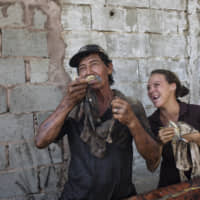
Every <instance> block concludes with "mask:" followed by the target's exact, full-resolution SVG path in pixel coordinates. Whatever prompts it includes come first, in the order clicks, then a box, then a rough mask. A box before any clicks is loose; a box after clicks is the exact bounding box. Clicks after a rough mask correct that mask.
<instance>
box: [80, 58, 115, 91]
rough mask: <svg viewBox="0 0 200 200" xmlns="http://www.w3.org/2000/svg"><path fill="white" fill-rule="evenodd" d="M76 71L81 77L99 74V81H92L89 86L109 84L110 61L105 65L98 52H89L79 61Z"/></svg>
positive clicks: (99, 86) (97, 86) (101, 86)
mask: <svg viewBox="0 0 200 200" xmlns="http://www.w3.org/2000/svg"><path fill="white" fill-rule="evenodd" d="M78 71H79V76H80V77H81V78H86V77H87V76H89V75H97V76H99V77H100V78H101V81H96V82H94V83H92V84H91V87H92V88H96V89H100V88H103V87H105V86H109V81H108V75H110V74H112V63H110V64H109V66H106V65H105V64H104V62H103V61H102V60H101V58H100V57H99V55H98V54H90V55H88V56H86V57H85V58H83V59H82V60H81V61H80V63H79V66H78Z"/></svg>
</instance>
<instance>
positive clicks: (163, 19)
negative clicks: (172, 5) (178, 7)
mask: <svg viewBox="0 0 200 200" xmlns="http://www.w3.org/2000/svg"><path fill="white" fill-rule="evenodd" d="M137 12H138V29H139V31H140V32H156V33H179V32H183V31H184V30H185V29H186V28H187V27H186V26H187V22H186V17H185V13H184V12H181V13H180V12H176V11H168V12H167V11H163V10H150V9H138V10H137Z"/></svg>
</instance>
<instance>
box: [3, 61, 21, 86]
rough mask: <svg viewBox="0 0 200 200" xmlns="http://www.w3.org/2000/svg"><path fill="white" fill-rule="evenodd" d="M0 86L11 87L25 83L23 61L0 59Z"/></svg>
mask: <svg viewBox="0 0 200 200" xmlns="http://www.w3.org/2000/svg"><path fill="white" fill-rule="evenodd" d="M0 68H1V70H0V85H5V86H11V85H15V84H19V83H25V66H24V61H23V59H19V58H0Z"/></svg>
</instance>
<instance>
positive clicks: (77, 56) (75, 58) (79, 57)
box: [69, 50, 99, 67]
mask: <svg viewBox="0 0 200 200" xmlns="http://www.w3.org/2000/svg"><path fill="white" fill-rule="evenodd" d="M91 53H99V51H95V50H88V51H84V52H78V53H77V54H75V55H74V56H73V57H72V58H71V59H70V61H69V65H70V67H78V66H79V63H80V61H81V60H82V59H83V58H84V57H86V56H88V55H89V54H91Z"/></svg>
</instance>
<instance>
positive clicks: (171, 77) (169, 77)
mask: <svg viewBox="0 0 200 200" xmlns="http://www.w3.org/2000/svg"><path fill="white" fill-rule="evenodd" d="M153 74H162V75H164V77H165V79H166V81H167V82H168V83H175V84H176V93H175V95H176V98H178V97H184V96H186V95H187V94H189V89H188V88H187V87H185V86H184V85H182V84H181V82H180V80H179V78H178V76H177V75H176V74H175V73H174V72H171V71H169V70H166V69H156V70H153V71H152V72H151V75H153Z"/></svg>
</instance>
